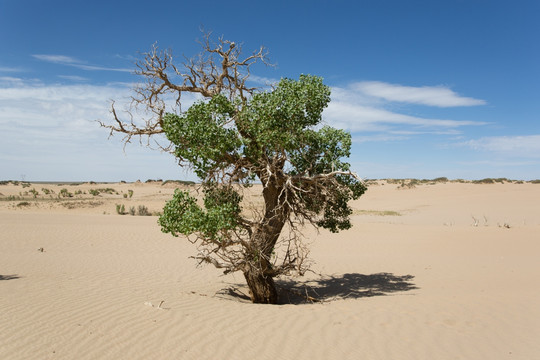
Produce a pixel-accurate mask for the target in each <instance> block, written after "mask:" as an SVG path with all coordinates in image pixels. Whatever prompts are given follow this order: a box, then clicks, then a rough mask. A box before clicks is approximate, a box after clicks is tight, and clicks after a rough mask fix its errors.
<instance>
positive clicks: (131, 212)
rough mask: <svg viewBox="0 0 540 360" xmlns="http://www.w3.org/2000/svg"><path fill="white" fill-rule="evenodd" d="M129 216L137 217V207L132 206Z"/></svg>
mask: <svg viewBox="0 0 540 360" xmlns="http://www.w3.org/2000/svg"><path fill="white" fill-rule="evenodd" d="M129 215H131V216H134V215H135V206H131V207H130V208H129Z"/></svg>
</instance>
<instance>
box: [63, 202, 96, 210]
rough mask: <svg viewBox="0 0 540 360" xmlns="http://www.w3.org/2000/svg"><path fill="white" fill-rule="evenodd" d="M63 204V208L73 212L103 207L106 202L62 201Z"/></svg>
mask: <svg viewBox="0 0 540 360" xmlns="http://www.w3.org/2000/svg"><path fill="white" fill-rule="evenodd" d="M61 204H62V206H63V207H65V208H67V209H70V210H72V209H78V208H95V207H98V206H101V205H103V204H104V202H103V201H94V200H91V201H84V200H81V201H62V202H61Z"/></svg>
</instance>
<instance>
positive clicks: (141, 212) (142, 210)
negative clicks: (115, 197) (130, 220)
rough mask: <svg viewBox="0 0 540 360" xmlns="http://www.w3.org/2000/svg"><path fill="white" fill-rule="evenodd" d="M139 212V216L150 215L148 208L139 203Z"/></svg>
mask: <svg viewBox="0 0 540 360" xmlns="http://www.w3.org/2000/svg"><path fill="white" fill-rule="evenodd" d="M137 214H138V215H139V216H150V215H151V214H150V212H149V211H148V208H147V207H146V206H144V205H139V207H138V208H137Z"/></svg>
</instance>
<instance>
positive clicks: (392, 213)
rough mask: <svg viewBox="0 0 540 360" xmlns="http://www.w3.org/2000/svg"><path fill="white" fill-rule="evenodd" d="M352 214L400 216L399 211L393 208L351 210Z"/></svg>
mask: <svg viewBox="0 0 540 360" xmlns="http://www.w3.org/2000/svg"><path fill="white" fill-rule="evenodd" d="M353 215H372V216H401V213H399V212H397V211H394V210H353Z"/></svg>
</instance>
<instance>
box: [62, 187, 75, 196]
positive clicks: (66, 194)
mask: <svg viewBox="0 0 540 360" xmlns="http://www.w3.org/2000/svg"><path fill="white" fill-rule="evenodd" d="M60 196H62V197H73V194H72V193H70V192H69V191H68V189H66V188H63V189H62V190H60Z"/></svg>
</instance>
